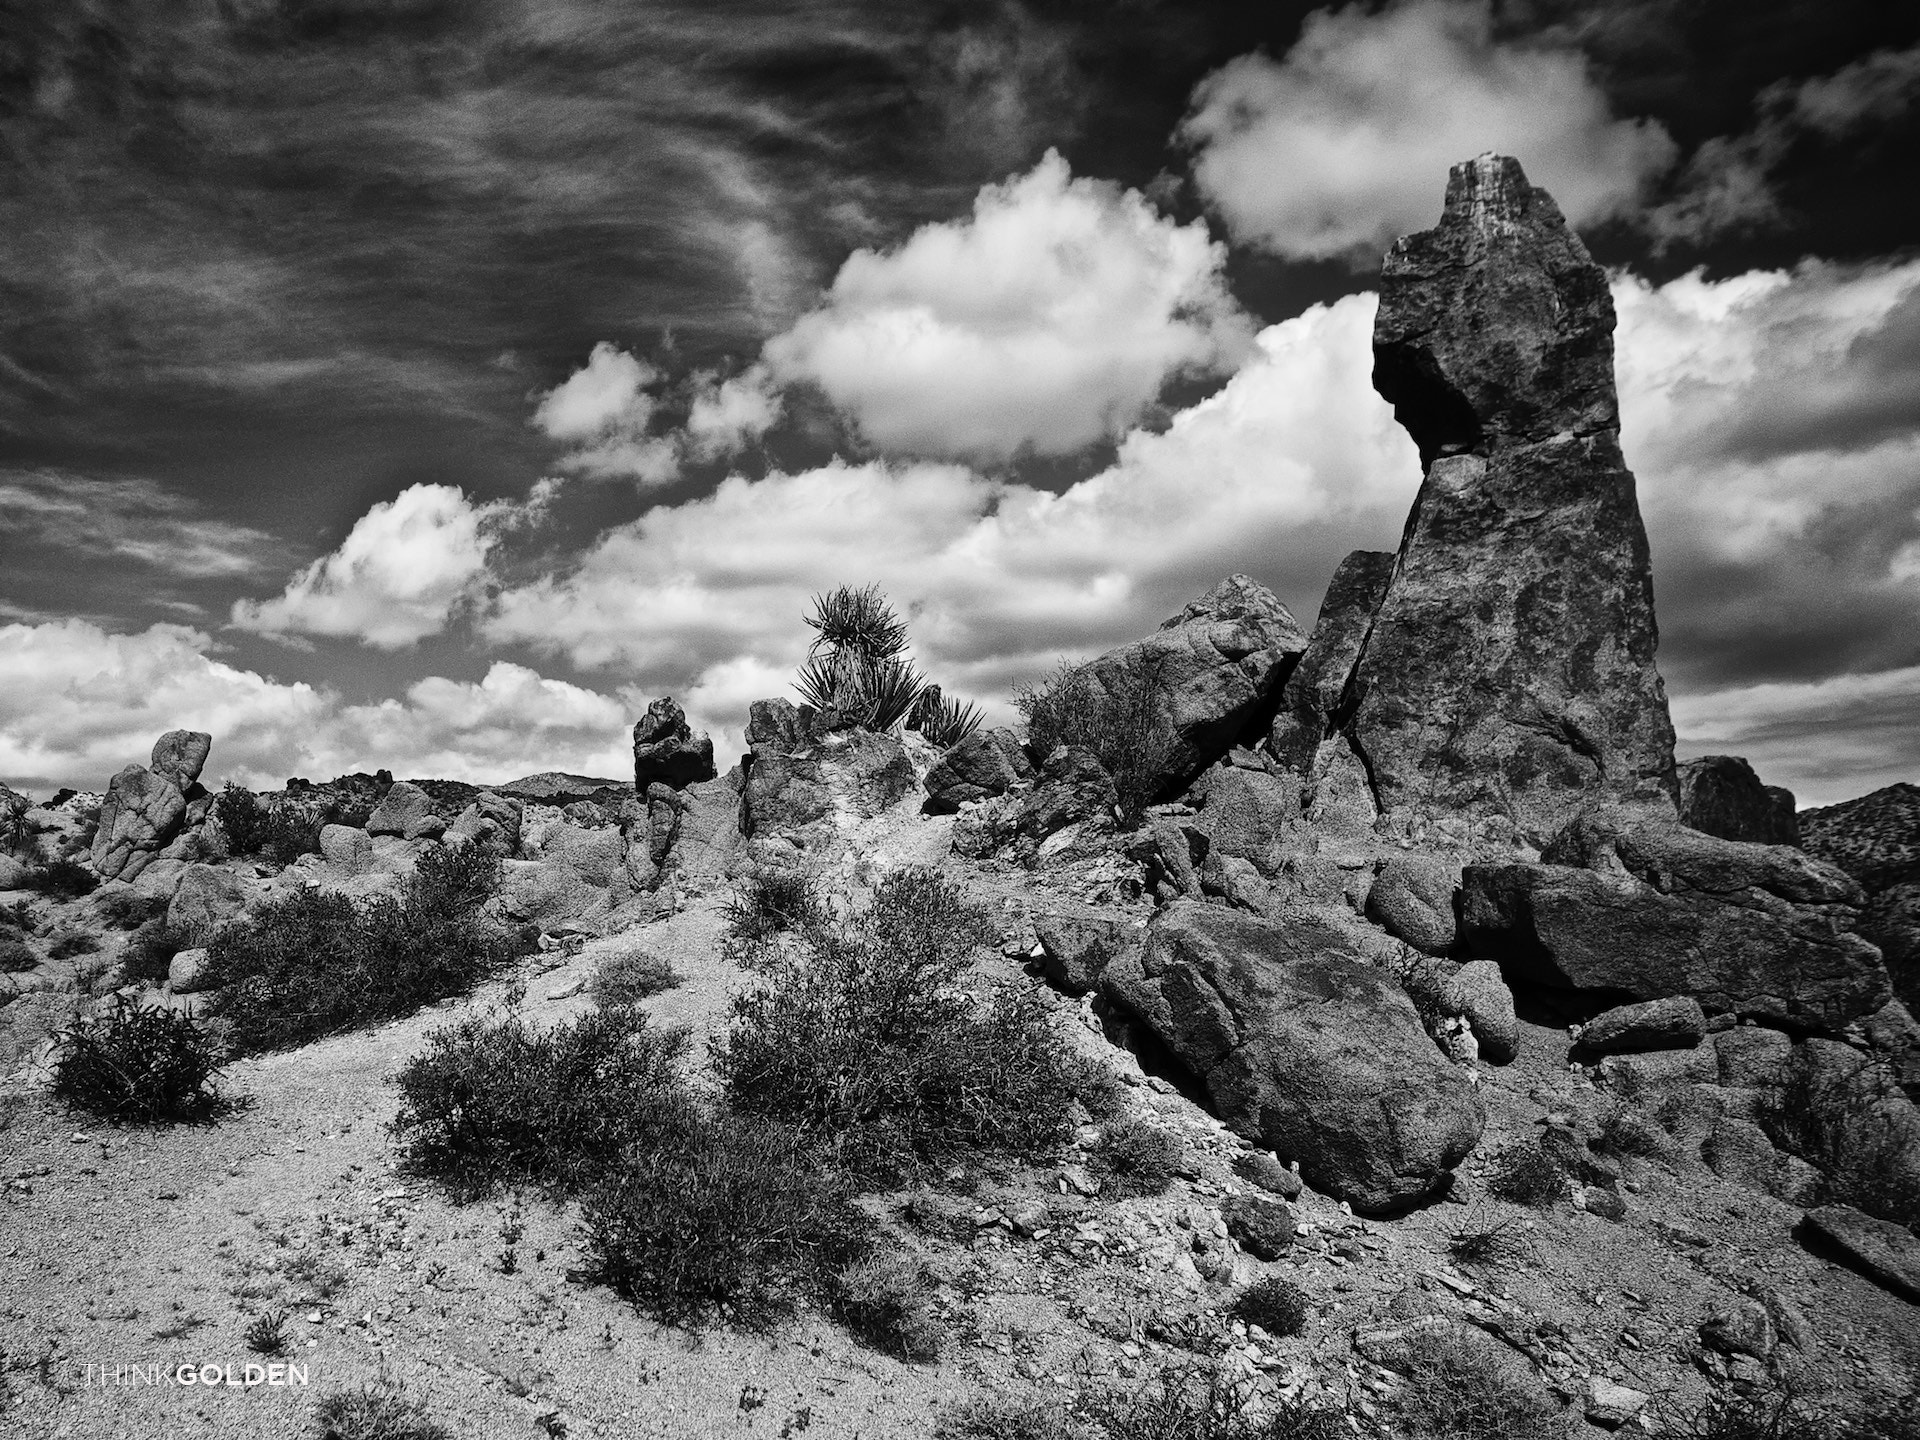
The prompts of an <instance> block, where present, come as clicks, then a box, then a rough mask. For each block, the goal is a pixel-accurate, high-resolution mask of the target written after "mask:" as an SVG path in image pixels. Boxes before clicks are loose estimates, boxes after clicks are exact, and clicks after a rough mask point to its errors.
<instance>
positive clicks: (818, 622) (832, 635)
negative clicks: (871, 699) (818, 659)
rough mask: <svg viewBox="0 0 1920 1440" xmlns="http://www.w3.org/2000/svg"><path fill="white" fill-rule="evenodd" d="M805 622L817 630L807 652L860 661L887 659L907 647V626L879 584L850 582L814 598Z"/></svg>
mask: <svg viewBox="0 0 1920 1440" xmlns="http://www.w3.org/2000/svg"><path fill="white" fill-rule="evenodd" d="M807 624H808V626H809V627H811V628H812V629H813V630H815V631H817V632H819V633H818V634H817V635H816V636H815V638H814V641H813V644H812V645H811V646H810V647H809V648H808V651H807V653H808V655H810V656H812V655H818V654H820V653H821V652H823V651H825V652H827V653H830V654H844V655H851V656H854V657H856V658H858V659H861V660H886V659H889V658H891V657H892V656H895V655H898V654H899V653H900V652H901V651H902V650H905V649H906V648H907V626H906V622H905V621H903V620H902V619H901V618H900V617H899V616H898V615H895V614H894V613H893V607H892V606H891V605H889V604H888V603H887V597H886V596H885V595H883V594H881V593H880V587H879V586H878V585H868V586H866V587H864V588H862V589H859V590H856V589H854V588H853V587H852V586H851V585H842V586H841V587H840V588H839V589H837V590H833V591H829V592H828V593H827V594H825V595H816V596H814V597H813V614H811V615H809V616H808V617H807Z"/></svg>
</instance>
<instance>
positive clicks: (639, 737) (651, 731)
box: [633, 695, 715, 795]
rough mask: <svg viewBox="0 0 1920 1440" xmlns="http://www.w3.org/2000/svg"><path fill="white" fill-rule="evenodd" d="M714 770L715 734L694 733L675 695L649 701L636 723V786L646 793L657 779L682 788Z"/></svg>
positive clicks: (711, 777) (634, 757) (634, 753)
mask: <svg viewBox="0 0 1920 1440" xmlns="http://www.w3.org/2000/svg"><path fill="white" fill-rule="evenodd" d="M714 774H715V771H714V768H713V740H712V738H711V737H710V736H707V735H695V734H694V733H693V727H692V726H690V725H688V724H687V716H686V712H685V711H683V710H682V709H681V708H680V707H679V706H678V705H676V704H674V703H673V697H672V696H671V695H666V696H662V697H661V698H660V699H658V700H655V701H654V702H653V703H652V704H650V705H648V706H647V713H646V714H645V715H643V716H642V717H641V718H640V719H639V721H638V722H636V723H635V725H634V727H633V788H634V789H635V790H636V791H638V792H639V793H641V794H643V795H644V794H645V793H646V791H647V787H648V786H649V785H652V784H655V783H659V784H662V785H671V786H672V787H673V788H674V789H676V790H678V789H681V788H683V787H684V786H687V785H692V784H694V783H696V782H697V781H701V780H711V779H713V777H714Z"/></svg>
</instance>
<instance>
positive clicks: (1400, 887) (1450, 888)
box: [1366, 854, 1461, 955]
mask: <svg viewBox="0 0 1920 1440" xmlns="http://www.w3.org/2000/svg"><path fill="white" fill-rule="evenodd" d="M1460 870H1461V867H1460V865H1459V864H1458V863H1456V862H1454V861H1449V860H1443V859H1441V858H1440V857H1439V856H1437V855H1418V854H1413V855H1396V856H1393V857H1392V858H1391V859H1389V860H1388V861H1387V863H1386V864H1385V865H1383V866H1381V867H1380V873H1379V874H1378V875H1376V876H1375V877H1374V880H1373V885H1372V887H1371V888H1370V889H1368V891H1367V910H1366V914H1367V918H1368V919H1369V920H1371V921H1373V923H1374V924H1376V925H1378V926H1380V927H1381V928H1382V929H1383V930H1385V931H1386V932H1387V933H1388V934H1389V935H1392V936H1394V937H1395V938H1396V939H1399V940H1404V941H1406V942H1407V944H1409V945H1411V946H1413V948H1414V949H1416V950H1424V951H1425V952H1426V953H1427V954H1429V955H1445V954H1446V953H1447V952H1448V951H1450V950H1452V949H1453V945H1454V940H1455V938H1456V933H1457V930H1458V923H1457V920H1456V917H1455V915H1454V907H1455V904H1456V897H1457V896H1458V895H1459V893H1460Z"/></svg>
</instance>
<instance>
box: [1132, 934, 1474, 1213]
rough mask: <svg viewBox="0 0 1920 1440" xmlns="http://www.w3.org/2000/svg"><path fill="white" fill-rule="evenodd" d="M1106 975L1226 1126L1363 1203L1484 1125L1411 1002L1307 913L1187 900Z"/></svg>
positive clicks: (1470, 1142)
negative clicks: (1275, 916) (1262, 915)
mask: <svg viewBox="0 0 1920 1440" xmlns="http://www.w3.org/2000/svg"><path fill="white" fill-rule="evenodd" d="M1100 984H1101V990H1102V992H1103V993H1104V994H1105V995H1107V997H1108V998H1109V999H1110V1000H1112V1001H1113V1002H1114V1003H1115V1004H1117V1005H1118V1006H1120V1007H1121V1008H1122V1009H1124V1010H1125V1011H1127V1012H1129V1013H1131V1014H1132V1015H1135V1016H1137V1017H1138V1018H1139V1019H1140V1020H1141V1021H1142V1022H1144V1023H1145V1024H1146V1025H1147V1026H1148V1028H1150V1029H1151V1030H1152V1031H1153V1032H1154V1033H1155V1034H1156V1035H1157V1036H1158V1037H1159V1038H1160V1039H1161V1040H1162V1041H1164V1042H1165V1043H1166V1045H1167V1046H1168V1047H1169V1048H1170V1049H1171V1050H1172V1051H1173V1053H1174V1054H1175V1055H1177V1056H1179V1057H1180V1059H1181V1060H1182V1061H1183V1062H1184V1063H1185V1064H1186V1065H1187V1066H1188V1067H1189V1068H1190V1069H1191V1070H1192V1071H1193V1072H1194V1073H1195V1074H1196V1075H1197V1076H1198V1077H1200V1079H1201V1081H1202V1082H1203V1083H1204V1084H1205V1086H1206V1088H1207V1091H1208V1094H1209V1095H1210V1096H1211V1097H1212V1100H1213V1103H1214V1107H1215V1111H1216V1113H1217V1114H1218V1115H1219V1116H1220V1118H1221V1119H1222V1120H1223V1121H1225V1122H1226V1123H1227V1125H1228V1126H1229V1127H1231V1128H1232V1129H1233V1130H1234V1131H1235V1132H1237V1133H1238V1134H1240V1135H1242V1136H1244V1137H1246V1138H1247V1139H1250V1140H1254V1141H1257V1142H1258V1143H1259V1144H1261V1145H1263V1146H1265V1147H1266V1148H1267V1149H1270V1150H1272V1151H1273V1152H1274V1153H1275V1154H1277V1155H1279V1156H1280V1157H1281V1158H1282V1159H1296V1160H1298V1161H1299V1165H1300V1173H1301V1174H1302V1176H1304V1177H1305V1179H1306V1181H1307V1183H1308V1184H1310V1185H1312V1186H1313V1187H1314V1188H1315V1189H1316V1190H1320V1191H1323V1192H1325V1193H1326V1194H1329V1195H1332V1196H1335V1197H1336V1198H1338V1199H1342V1200H1346V1201H1348V1202H1350V1203H1351V1204H1352V1205H1353V1206H1354V1207H1355V1208H1356V1209H1366V1210H1384V1209H1391V1208H1393V1207H1395V1206H1398V1205H1404V1204H1408V1203H1411V1202H1413V1201H1416V1200H1418V1199H1420V1198H1422V1197H1423V1196H1426V1195H1429V1194H1431V1193H1433V1192H1434V1191H1435V1190H1437V1189H1438V1188H1439V1187H1440V1186H1441V1185H1442V1184H1443V1183H1445V1182H1446V1179H1447V1176H1448V1174H1449V1172H1450V1171H1451V1170H1452V1168H1453V1166H1455V1165H1456V1164H1458V1163H1459V1162H1460V1160H1461V1159H1462V1158H1463V1157H1465V1156H1466V1154H1467V1153H1468V1152H1469V1151H1470V1150H1471V1149H1472V1148H1473V1146H1474V1143H1475V1142H1476V1141H1477V1140H1478V1139H1479V1138H1480V1131H1481V1127H1482V1125H1483V1124H1484V1123H1485V1114H1484V1111H1483V1110H1482V1108H1481V1105H1480V1101H1479V1098H1478V1096H1477V1095H1476V1094H1475V1093H1474V1091H1473V1089H1472V1087H1471V1086H1470V1085H1469V1084H1468V1083H1467V1081H1466V1079H1465V1077H1464V1076H1463V1075H1462V1074H1461V1072H1460V1071H1459V1070H1457V1069H1455V1068H1454V1067H1453V1066H1452V1065H1450V1064H1448V1063H1447V1061H1446V1060H1445V1059H1444V1058H1443V1057H1442V1056H1441V1054H1440V1052H1439V1051H1438V1050H1437V1049H1435V1048H1434V1044H1433V1042H1432V1041H1431V1040H1430V1039H1429V1038H1428V1037H1427V1034H1426V1032H1425V1030H1423V1029H1422V1028H1421V1025H1420V1018H1419V1015H1418V1014H1417V1013H1416V1012H1415V1010H1414V1007H1413V1002H1412V1001H1411V1000H1409V999H1408V998H1407V996H1406V994H1405V993H1404V992H1403V991H1402V990H1401V989H1400V988H1399V986H1398V985H1396V984H1394V983H1393V981H1392V980H1391V979H1390V978H1389V977H1388V975H1387V974H1386V973H1385V972H1384V971H1382V970H1380V969H1379V968H1377V967H1375V966H1372V965H1368V964H1365V963H1363V962H1362V961H1360V960H1359V959H1357V958H1356V957H1355V954H1354V952H1353V951H1352V949H1351V948H1349V945H1348V943H1347V940H1346V937H1345V935H1344V933H1343V932H1341V931H1339V930H1336V929H1334V928H1333V927H1331V926H1329V925H1327V924H1326V923H1325V922H1324V921H1322V920H1321V919H1320V917H1318V916H1316V915H1314V914H1312V913H1310V912H1299V913H1297V914H1294V915H1291V916H1289V917H1287V919H1285V920H1284V921H1280V922H1273V921H1267V920H1261V919H1257V918H1255V917H1253V916H1250V915H1245V914H1239V913H1236V912H1233V911H1230V910H1226V909H1223V908H1221V907H1218V906H1213V905H1205V904H1198V903H1195V902H1193V901H1180V902H1178V903H1176V904H1174V905H1171V906H1169V907H1167V908H1166V909H1164V910H1162V911H1161V912H1160V913H1159V914H1158V915H1157V916H1155V918H1154V920H1153V923H1152V924H1151V925H1149V926H1148V928H1147V934H1146V945H1145V947H1144V948H1143V949H1142V950H1141V951H1140V952H1139V953H1138V954H1123V955H1121V956H1119V957H1117V958H1115V959H1114V960H1112V961H1111V962H1110V963H1109V964H1108V965H1107V966H1106V969H1105V971H1104V973H1103V974H1102V976H1101V981H1100Z"/></svg>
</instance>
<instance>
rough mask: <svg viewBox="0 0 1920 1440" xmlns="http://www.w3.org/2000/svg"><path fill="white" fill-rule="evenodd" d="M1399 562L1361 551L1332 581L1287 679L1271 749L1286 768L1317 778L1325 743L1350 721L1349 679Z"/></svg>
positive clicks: (1269, 742)
mask: <svg viewBox="0 0 1920 1440" xmlns="http://www.w3.org/2000/svg"><path fill="white" fill-rule="evenodd" d="M1398 558H1399V557H1398V556H1396V555H1393V554H1391V553H1390V552H1388V551H1384V550H1356V551H1354V552H1353V553H1352V554H1351V555H1349V556H1347V558H1346V559H1344V560H1342V561H1341V562H1340V564H1339V566H1338V567H1337V568H1336V569H1335V570H1334V572H1333V579H1332V580H1330V581H1328V582H1327V593H1326V595H1325V596H1324V597H1322V599H1321V601H1320V615H1319V618H1318V619H1317V620H1315V621H1314V625H1313V635H1312V637H1311V638H1310V639H1309V640H1308V641H1307V648H1306V650H1305V652H1304V653H1302V655H1301V656H1300V660H1299V663H1298V664H1296V665H1295V666H1294V667H1293V673H1292V674H1291V675H1290V676H1288V677H1287V683H1286V687H1285V688H1284V689H1283V690H1282V691H1281V694H1280V711H1279V713H1278V714H1277V715H1275V716H1274V720H1273V728H1272V730H1270V731H1269V732H1268V735H1267V749H1268V750H1269V751H1270V752H1271V753H1272V755H1273V758H1274V759H1275V760H1277V761H1278V762H1279V763H1280V764H1281V766H1283V767H1284V768H1286V769H1288V770H1291V771H1293V772H1294V773H1296V774H1299V775H1307V774H1309V773H1311V771H1312V769H1313V758H1314V755H1315V753H1316V752H1317V751H1318V750H1319V748H1320V745H1321V743H1322V742H1323V741H1324V740H1326V738H1327V737H1328V736H1329V735H1331V734H1332V733H1333V731H1334V729H1335V727H1336V725H1337V724H1338V722H1339V721H1341V720H1344V719H1345V718H1346V710H1347V707H1346V704H1345V701H1346V690H1347V680H1348V677H1349V676H1351V675H1352V674H1353V667H1354V662H1355V661H1357V660H1358V659H1359V658H1360V651H1361V649H1362V647H1363V646H1364V645H1365V644H1366V639H1367V631H1368V630H1369V629H1370V628H1371V627H1372V625H1373V613H1374V611H1376V610H1378V609H1379V608H1380V602H1381V601H1382V600H1383V599H1385V598H1386V593H1387V583H1388V582H1389V581H1390V580H1392V578H1393V567H1394V563H1395V561H1396V560H1397V559H1398Z"/></svg>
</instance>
